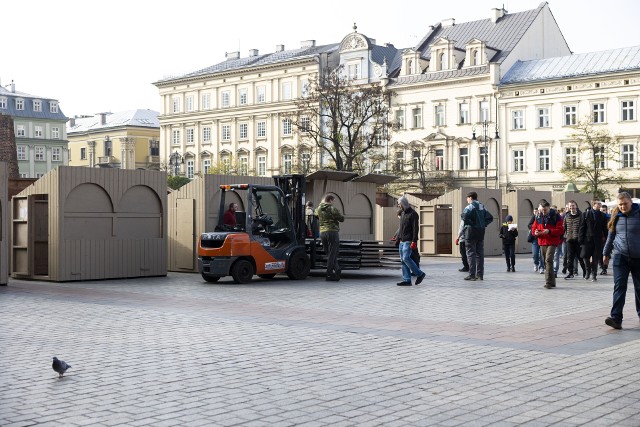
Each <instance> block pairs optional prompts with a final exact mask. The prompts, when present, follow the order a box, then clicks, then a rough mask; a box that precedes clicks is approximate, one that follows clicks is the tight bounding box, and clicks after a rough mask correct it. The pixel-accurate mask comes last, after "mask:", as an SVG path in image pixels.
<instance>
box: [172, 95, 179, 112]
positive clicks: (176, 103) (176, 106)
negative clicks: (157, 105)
mask: <svg viewBox="0 0 640 427" xmlns="http://www.w3.org/2000/svg"><path fill="white" fill-rule="evenodd" d="M173 112H174V113H179V112H180V98H173Z"/></svg>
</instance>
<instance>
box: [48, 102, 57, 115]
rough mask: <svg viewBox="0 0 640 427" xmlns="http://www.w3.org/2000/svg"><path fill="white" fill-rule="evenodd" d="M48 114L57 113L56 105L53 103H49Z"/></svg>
mask: <svg viewBox="0 0 640 427" xmlns="http://www.w3.org/2000/svg"><path fill="white" fill-rule="evenodd" d="M49 112H50V113H57V112H58V103H57V102H55V101H49Z"/></svg>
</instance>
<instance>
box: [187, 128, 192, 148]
mask: <svg viewBox="0 0 640 427" xmlns="http://www.w3.org/2000/svg"><path fill="white" fill-rule="evenodd" d="M187 144H193V129H187Z"/></svg>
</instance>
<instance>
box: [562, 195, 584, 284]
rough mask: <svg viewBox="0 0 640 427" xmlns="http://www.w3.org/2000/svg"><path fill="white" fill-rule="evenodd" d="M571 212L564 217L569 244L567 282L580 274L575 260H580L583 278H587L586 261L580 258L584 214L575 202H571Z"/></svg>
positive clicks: (565, 233)
mask: <svg viewBox="0 0 640 427" xmlns="http://www.w3.org/2000/svg"><path fill="white" fill-rule="evenodd" d="M568 205H569V211H568V212H567V213H566V215H565V216H564V238H565V240H566V242H567V256H566V260H565V265H566V267H567V270H568V273H569V274H567V275H566V277H565V279H566V280H569V279H573V277H574V276H575V275H577V274H578V271H577V270H576V268H575V267H576V263H575V260H576V258H578V261H580V266H581V267H582V273H583V274H582V276H583V277H585V276H586V274H587V273H586V267H585V265H584V261H583V260H582V258H580V242H579V239H580V224H582V212H580V209H578V204H577V203H576V201H575V200H571V201H570V202H569V203H568Z"/></svg>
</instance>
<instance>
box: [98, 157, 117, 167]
mask: <svg viewBox="0 0 640 427" xmlns="http://www.w3.org/2000/svg"><path fill="white" fill-rule="evenodd" d="M114 163H119V162H118V161H117V160H116V158H115V157H113V156H98V164H99V165H112V164H114Z"/></svg>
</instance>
